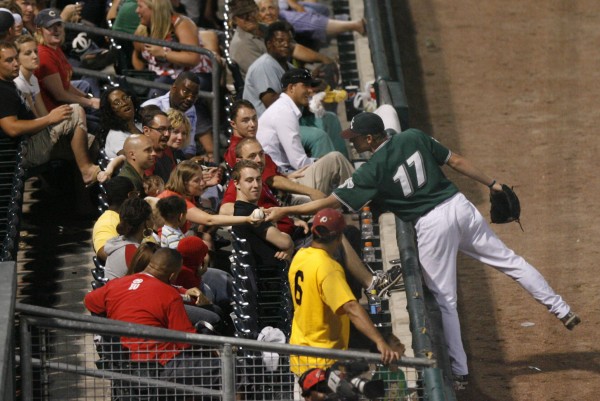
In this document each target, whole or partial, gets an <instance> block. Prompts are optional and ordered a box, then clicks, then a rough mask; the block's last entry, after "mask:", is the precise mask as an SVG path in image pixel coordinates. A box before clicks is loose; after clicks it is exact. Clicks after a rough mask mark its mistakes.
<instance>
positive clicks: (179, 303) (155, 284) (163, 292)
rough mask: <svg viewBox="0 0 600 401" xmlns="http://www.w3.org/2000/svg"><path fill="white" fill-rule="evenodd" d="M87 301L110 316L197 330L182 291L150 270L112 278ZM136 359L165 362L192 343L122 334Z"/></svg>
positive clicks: (139, 322) (92, 306)
mask: <svg viewBox="0 0 600 401" xmlns="http://www.w3.org/2000/svg"><path fill="white" fill-rule="evenodd" d="M84 304H85V306H86V308H87V309H88V310H89V311H90V312H93V313H97V314H106V315H107V317H108V318H109V319H115V320H120V321H124V322H130V323H138V324H145V325H147V326H153V327H162V328H165V329H171V330H178V331H184V332H187V333H196V330H195V329H194V326H193V325H192V323H191V322H190V319H189V318H188V316H187V313H186V312H185V308H184V306H183V300H182V298H181V295H180V291H179V290H178V289H176V288H174V287H173V286H171V285H170V284H167V283H164V282H162V281H160V280H159V279H157V278H156V277H154V276H152V275H150V274H148V273H137V274H133V275H131V276H125V277H121V278H117V279H114V280H110V281H109V282H108V283H106V285H104V286H103V287H100V288H98V289H97V290H94V291H92V292H90V293H88V294H87V295H86V296H85V299H84ZM121 344H122V345H123V346H124V347H125V348H127V349H128V350H129V351H130V359H131V360H132V361H156V362H158V363H160V364H161V365H165V364H166V363H167V362H169V361H170V360H171V359H173V357H175V356H176V355H178V354H179V353H180V352H181V351H182V350H184V349H186V348H189V347H190V344H186V343H173V342H161V341H158V340H149V339H143V338H132V337H121Z"/></svg>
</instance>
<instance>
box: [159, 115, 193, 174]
mask: <svg viewBox="0 0 600 401" xmlns="http://www.w3.org/2000/svg"><path fill="white" fill-rule="evenodd" d="M167 118H168V120H169V123H170V127H171V130H170V131H169V138H168V140H167V143H166V146H165V148H164V150H163V155H162V157H160V158H159V159H158V160H156V165H155V167H154V174H155V175H157V176H159V177H161V178H162V179H163V180H164V181H168V180H169V176H170V175H171V172H172V171H173V170H174V169H175V166H177V164H179V163H181V162H182V161H183V160H185V159H186V157H185V155H184V154H183V151H182V149H183V148H185V146H186V144H187V143H188V142H189V138H190V128H191V125H190V120H189V119H188V118H187V117H186V116H185V114H183V113H182V112H181V111H179V110H176V109H169V111H168V112H167Z"/></svg>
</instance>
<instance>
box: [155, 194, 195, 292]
mask: <svg viewBox="0 0 600 401" xmlns="http://www.w3.org/2000/svg"><path fill="white" fill-rule="evenodd" d="M156 207H158V210H159V212H160V216H161V217H162V218H163V220H164V221H165V224H164V225H163V227H162V230H161V232H160V246H162V247H164V248H171V249H177V245H179V241H180V240H181V239H182V238H183V237H184V233H183V231H181V227H183V226H184V225H185V222H186V215H187V209H186V204H185V200H184V199H182V198H181V197H179V196H168V197H166V198H162V199H160V200H159V201H158V203H157V204H156ZM194 287H195V286H194ZM188 288H189V287H188Z"/></svg>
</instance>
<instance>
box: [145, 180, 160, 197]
mask: <svg viewBox="0 0 600 401" xmlns="http://www.w3.org/2000/svg"><path fill="white" fill-rule="evenodd" d="M142 185H143V186H144V193H145V194H146V196H151V197H157V196H158V194H159V193H161V192H162V191H164V190H165V182H164V180H163V179H162V178H160V177H159V176H157V175H147V176H145V177H144V178H143V179H142Z"/></svg>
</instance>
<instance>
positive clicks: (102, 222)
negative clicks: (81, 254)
mask: <svg viewBox="0 0 600 401" xmlns="http://www.w3.org/2000/svg"><path fill="white" fill-rule="evenodd" d="M104 189H105V190H106V202H107V203H108V209H107V210H106V211H105V212H104V213H102V215H100V217H99V218H98V220H97V221H96V223H95V224H94V229H93V230H92V242H93V244H94V251H95V252H96V256H97V257H98V259H100V260H101V261H102V262H105V261H106V252H104V245H105V244H106V241H108V240H109V239H111V238H113V237H116V236H118V235H119V233H118V232H117V225H119V211H120V210H121V205H122V204H123V202H125V200H126V199H127V198H128V197H129V196H132V195H136V196H139V193H138V192H137V191H136V192H135V193H134V190H135V188H134V187H133V183H132V182H131V180H129V179H127V178H125V177H114V178H112V179H110V180H108V181H107V182H106V183H105V184H104Z"/></svg>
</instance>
